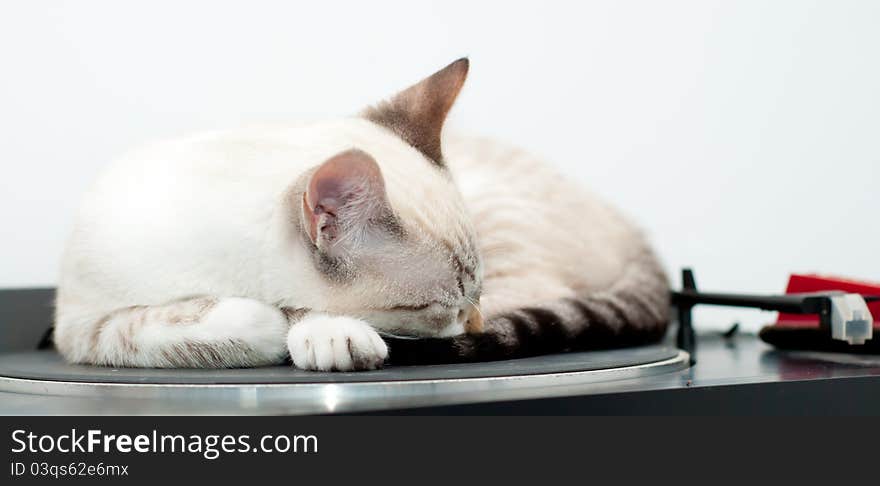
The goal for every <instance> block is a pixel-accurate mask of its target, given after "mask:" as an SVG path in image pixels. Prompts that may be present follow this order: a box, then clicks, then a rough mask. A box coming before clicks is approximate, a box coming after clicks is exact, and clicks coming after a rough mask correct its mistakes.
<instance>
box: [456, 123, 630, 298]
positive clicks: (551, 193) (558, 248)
mask: <svg viewBox="0 0 880 486" xmlns="http://www.w3.org/2000/svg"><path fill="white" fill-rule="evenodd" d="M444 142H445V144H444V154H445V158H446V160H447V163H448V164H449V166H450V169H451V170H452V172H453V174H454V175H455V178H456V181H457V183H458V185H459V187H460V189H461V191H462V195H463V197H464V199H465V202H466V204H467V206H468V210H469V211H470V213H471V217H472V218H473V220H474V225H475V227H476V231H477V234H478V237H479V239H480V246H481V252H482V254H483V257H484V261H485V263H486V267H487V270H489V271H490V272H495V273H496V274H505V273H508V272H517V271H523V272H531V273H533V274H535V275H551V276H554V278H553V279H552V280H551V281H553V282H565V284H566V285H567V286H568V287H569V288H596V287H602V286H603V285H607V284H608V283H609V282H610V281H612V280H613V279H614V278H616V277H617V275H618V274H619V272H620V269H621V268H622V266H623V264H624V262H626V261H628V260H629V259H630V257H631V255H633V254H636V253H637V252H639V251H641V248H642V245H643V241H644V240H643V238H642V237H641V235H640V234H639V231H638V229H637V228H636V227H635V226H633V225H632V224H630V222H629V221H628V220H627V219H626V218H625V217H623V216H622V215H621V214H620V213H619V212H618V211H617V210H615V209H614V208H613V207H612V206H610V205H609V204H607V203H606V202H605V201H603V200H602V199H601V198H599V197H597V196H596V195H594V194H593V193H592V192H590V191H588V190H586V189H585V188H584V187H583V186H582V185H581V184H579V183H578V182H577V181H576V180H574V178H572V177H570V176H564V175H562V173H561V172H560V171H559V170H557V169H556V167H554V166H552V165H550V164H548V163H546V162H544V161H543V160H542V159H541V158H540V157H537V156H535V155H534V154H532V153H529V152H528V151H526V150H523V149H520V148H517V147H515V146H513V145H510V144H507V143H504V142H499V141H497V140H493V139H490V138H484V137H473V136H467V135H462V134H455V135H450V136H449V137H447V138H446V140H444ZM574 162H576V163H587V161H574ZM509 269H511V270H509ZM539 286H540V283H535V288H538V287H539Z"/></svg>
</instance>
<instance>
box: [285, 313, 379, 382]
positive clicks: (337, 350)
mask: <svg viewBox="0 0 880 486" xmlns="http://www.w3.org/2000/svg"><path fill="white" fill-rule="evenodd" d="M287 346H288V349H289V350H290V357H291V359H292V360H293V364H294V365H295V366H296V367H297V368H302V369H304V370H321V371H353V370H374V369H376V368H381V367H382V364H383V363H384V362H385V358H387V357H388V346H386V345H385V341H383V340H382V338H381V337H380V336H379V333H377V332H376V331H375V329H373V328H372V327H370V325H369V324H367V323H366V322H364V321H361V320H359V319H354V318H351V317H342V316H329V315H325V314H310V315H308V316H306V318H304V319H303V320H301V321H300V322H298V323H296V324H294V325H293V326H292V327H291V328H290V332H289V333H288V335H287Z"/></svg>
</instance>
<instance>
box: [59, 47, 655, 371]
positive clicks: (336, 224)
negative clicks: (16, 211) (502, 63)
mask: <svg viewBox="0 0 880 486" xmlns="http://www.w3.org/2000/svg"><path fill="white" fill-rule="evenodd" d="M467 70H468V61H467V60H466V59H461V60H458V61H456V62H454V63H452V64H450V65H449V66H447V67H446V68H444V69H442V70H441V71H439V72H437V73H435V74H434V75H432V76H430V77H428V78H426V79H425V80H423V81H421V82H419V83H417V84H416V85H414V86H412V87H410V88H408V89H406V90H404V91H402V92H401V93H399V94H397V95H396V96H395V97H393V98H392V99H391V100H389V101H387V102H385V103H382V104H380V105H378V106H376V107H373V108H370V109H368V110H367V111H365V112H364V113H363V114H362V115H361V116H356V117H351V118H344V119H340V120H335V121H329V122H325V123H316V124H301V125H289V126H272V127H259V128H249V129H242V130H236V131H225V132H215V133H205V134H200V135H195V136H191V137H187V138H182V139H178V140H172V141H167V142H162V143H157V144H155V145H152V146H150V147H147V148H144V149H141V150H138V151H135V152H132V153H130V154H128V155H127V156H125V157H123V158H122V159H120V160H118V161H117V162H116V163H115V164H113V165H112V166H111V167H110V168H109V169H108V170H107V171H106V172H105V173H104V174H103V175H102V176H101V177H100V178H99V179H98V181H97V182H96V183H95V185H94V187H92V188H91V190H90V191H89V192H88V194H87V195H86V197H85V199H84V201H83V204H82V207H81V210H80V212H79V215H78V219H77V223H76V226H75V229H74V231H73V234H72V236H71V238H70V240H69V243H68V246H67V249H66V252H65V255H64V259H63V265H62V272H61V279H60V284H59V289H58V301H57V314H56V328H55V342H56V345H57V347H58V349H59V351H60V352H61V353H62V354H63V355H64V356H65V357H66V358H67V359H68V360H69V361H71V362H76V363H93V364H101V365H113V366H134V367H244V366H258V365H267V364H276V363H280V362H283V361H284V360H285V359H286V358H287V356H288V353H289V356H290V358H291V359H292V361H293V363H294V365H296V366H297V367H300V368H304V369H314V370H354V369H358V370H359V369H373V368H377V367H379V366H381V365H382V364H383V363H384V361H385V360H386V358H387V357H388V354H389V349H388V346H387V345H386V343H385V341H383V339H382V337H381V336H380V334H379V333H380V332H381V333H384V334H388V335H403V336H416V337H426V338H435V339H418V340H412V341H406V342H407V343H410V344H408V345H407V346H409V348H407V349H408V350H407V351H406V354H407V356H408V358H407V359H410V360H415V361H418V360H419V353H420V351H418V349H419V348H418V346H420V345H422V344H423V343H430V346H428V344H425V346H428V347H425V348H424V351H423V352H424V353H425V354H424V358H425V359H426V360H432V359H433V360H437V359H442V360H478V359H493V358H499V357H509V356H522V355H528V354H535V353H537V352H546V351H560V350H564V349H569V348H574V347H585V346H586V347H589V346H590V345H592V344H595V343H596V342H598V341H603V340H605V341H613V340H618V341H620V342H625V341H632V342H636V341H641V340H650V339H656V338H657V337H659V336H660V335H662V333H663V331H664V329H665V325H666V321H667V312H668V303H667V301H668V287H667V283H666V278H665V275H664V273H663V271H662V269H661V268H660V266H659V265H658V264H657V262H656V259H655V258H654V256H653V254H652V252H651V251H650V249H649V247H648V245H647V244H646V242H645V240H644V238H643V237H642V236H641V235H640V233H639V232H638V231H637V230H636V229H635V228H634V227H633V226H631V225H630V224H629V223H627V222H626V221H625V220H624V219H623V218H621V216H620V215H618V214H617V213H616V212H615V211H614V210H612V209H611V208H609V207H608V206H606V205H605V204H603V203H602V202H600V201H598V200H596V199H594V198H593V197H592V196H590V195H589V194H588V193H586V192H585V191H584V190H583V189H581V188H579V187H577V186H575V185H574V184H572V183H571V182H569V181H568V180H566V179H565V178H563V177H561V176H559V175H557V174H556V173H555V172H554V171H553V170H551V169H550V168H549V167H548V166H546V165H543V164H541V163H539V162H538V161H536V160H535V159H533V158H532V157H530V156H529V155H528V154H525V153H523V152H520V151H518V150H515V149H512V148H508V147H506V146H503V145H499V144H496V143H493V142H490V141H487V140H480V139H473V138H464V137H447V138H446V139H445V140H444V143H443V146H442V151H441V129H442V126H443V122H444V119H445V117H446V114H447V113H448V111H449V109H450V108H451V107H452V104H453V102H454V101H455V98H456V96H457V95H458V92H459V90H460V89H461V87H462V85H463V83H464V80H465V77H466V75H467ZM377 331H378V332H377ZM412 346H415V348H413V347H412ZM438 346H439V348H438ZM440 348H442V349H443V351H442V352H438V351H437V350H438V349H440ZM401 349H403V348H401ZM413 350H415V351H413ZM391 352H392V354H393V355H394V353H395V348H392V349H391ZM401 353H404V352H403V351H401ZM413 353H414V354H413ZM432 353H433V354H432ZM438 353H439V354H438Z"/></svg>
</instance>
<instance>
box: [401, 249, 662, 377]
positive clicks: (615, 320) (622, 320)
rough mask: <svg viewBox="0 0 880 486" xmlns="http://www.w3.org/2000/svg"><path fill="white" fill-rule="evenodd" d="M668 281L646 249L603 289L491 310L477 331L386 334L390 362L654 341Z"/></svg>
mask: <svg viewBox="0 0 880 486" xmlns="http://www.w3.org/2000/svg"><path fill="white" fill-rule="evenodd" d="M669 311H670V304H669V282H668V280H667V277H666V274H665V272H664V271H663V269H662V268H661V266H660V264H659V263H658V261H657V259H656V257H655V256H654V254H653V253H652V252H651V251H650V250H645V251H644V252H643V253H642V254H641V255H640V256H639V258H637V259H634V260H633V261H631V262H630V263H629V265H627V267H626V268H625V269H624V272H623V273H622V274H621V276H620V278H618V280H617V281H616V282H615V283H614V284H613V285H612V286H611V287H609V288H608V289H607V290H604V291H597V292H593V293H590V294H587V295H584V296H581V297H578V298H568V299H561V300H559V301H555V302H551V303H548V304H547V305H541V306H537V307H526V308H522V309H518V310H516V311H513V312H509V313H506V314H501V315H497V316H491V317H489V319H488V320H487V322H486V331H485V332H484V333H482V334H476V335H463V336H456V337H454V338H431V339H417V340H411V339H393V338H392V339H388V344H389V347H390V354H391V362H392V364H395V365H405V364H432V363H466V362H477V361H490V360H500V359H510V358H523V357H527V356H535V355H540V354H548V353H558V352H563V351H582V350H589V349H607V348H618V347H625V346H635V345H640V344H648V343H652V342H656V341H659V340H660V339H662V338H663V336H664V334H665V333H666V327H667V324H668V322H669Z"/></svg>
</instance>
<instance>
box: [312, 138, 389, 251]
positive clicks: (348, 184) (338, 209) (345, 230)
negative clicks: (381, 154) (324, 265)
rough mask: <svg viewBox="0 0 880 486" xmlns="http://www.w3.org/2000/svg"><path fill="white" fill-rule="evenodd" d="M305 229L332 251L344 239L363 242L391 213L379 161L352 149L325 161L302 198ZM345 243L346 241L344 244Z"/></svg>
mask: <svg viewBox="0 0 880 486" xmlns="http://www.w3.org/2000/svg"><path fill="white" fill-rule="evenodd" d="M302 214H303V223H304V226H305V228H304V229H305V231H306V233H307V234H308V236H309V239H311V240H312V243H314V244H315V246H317V247H318V249H319V250H322V251H327V252H331V251H333V250H334V249H336V248H337V246H338V244H339V243H340V242H342V241H348V242H349V243H350V244H351V245H356V244H359V243H360V242H361V241H360V240H361V239H362V238H363V237H364V236H365V234H366V233H367V232H368V231H369V230H370V229H372V228H373V227H375V226H377V225H380V224H387V221H388V220H389V215H390V214H391V212H390V208H389V206H388V202H387V197H386V195H385V183H384V180H383V179H382V172H381V171H380V170H379V165H378V164H376V161H375V160H374V159H373V158H372V157H371V156H370V155H369V154H367V153H366V152H363V151H361V150H357V149H352V150H348V151H345V152H342V153H340V154H338V155H335V156H333V157H331V158H330V159H328V160H327V161H326V162H324V163H323V164H321V165H320V166H319V167H318V168H317V169H316V170H315V172H314V173H313V174H312V175H311V178H310V179H309V183H308V186H307V188H306V191H305V192H304V193H303V198H302ZM343 246H344V245H343Z"/></svg>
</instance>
